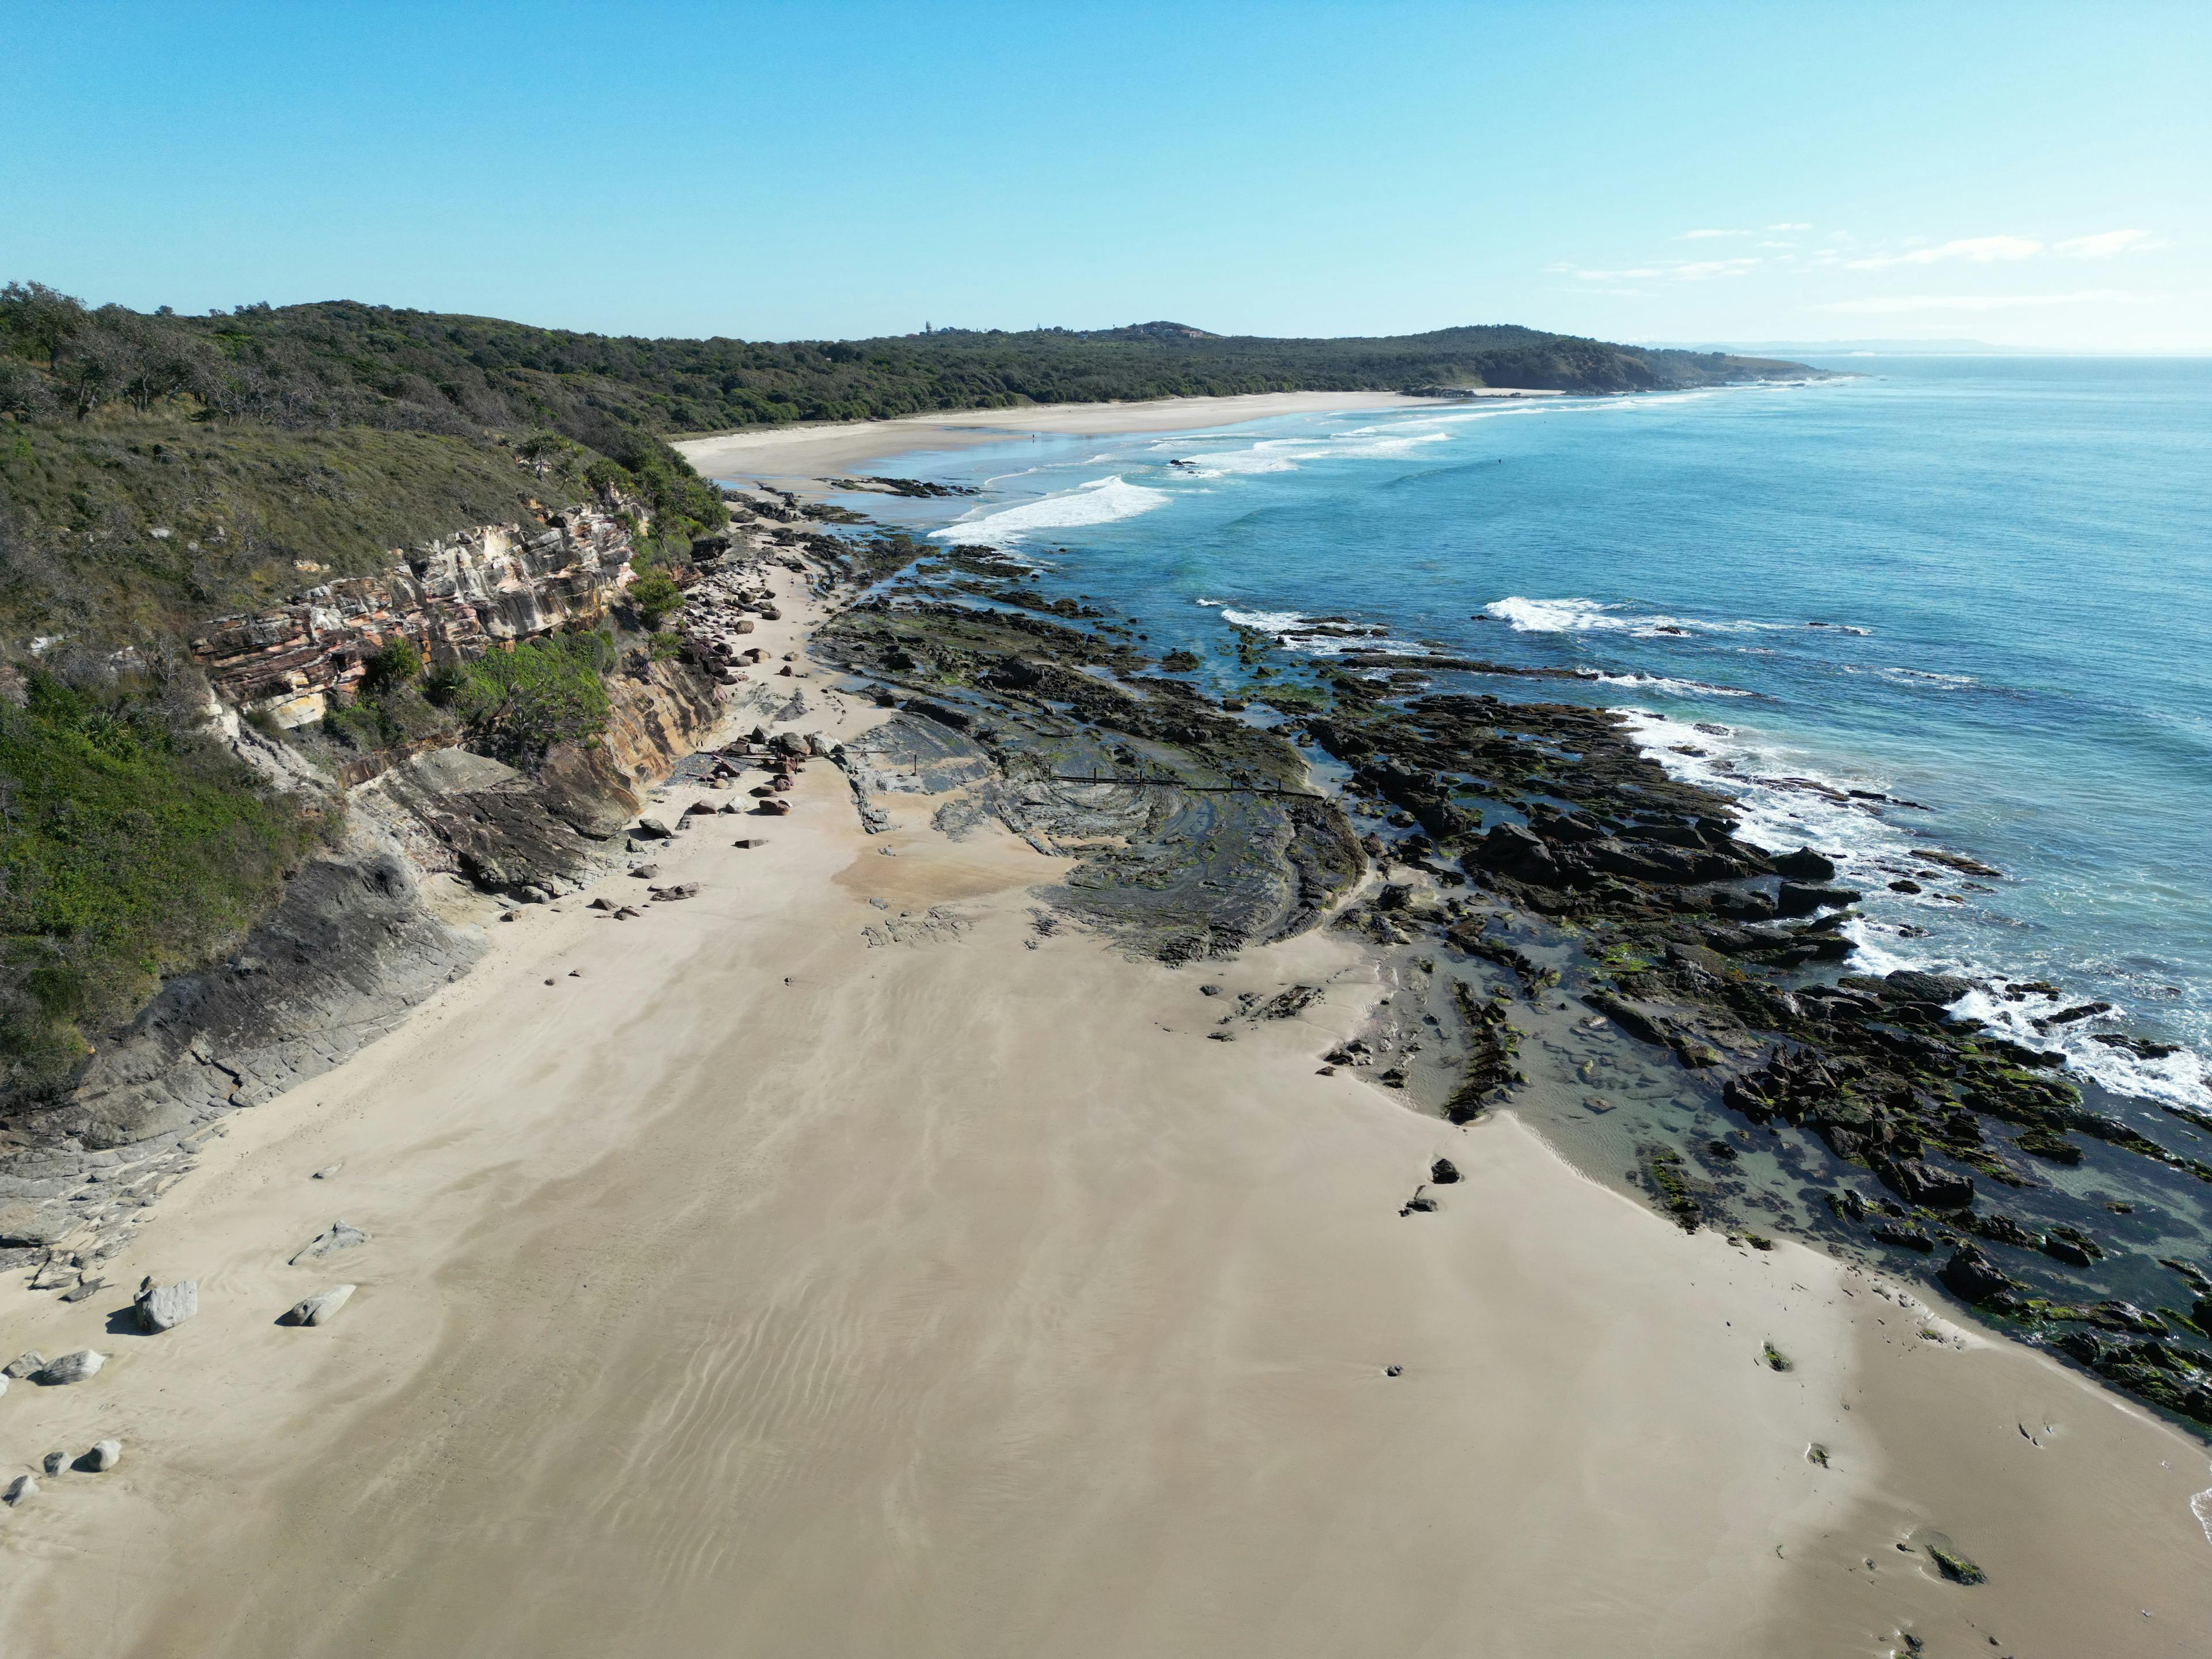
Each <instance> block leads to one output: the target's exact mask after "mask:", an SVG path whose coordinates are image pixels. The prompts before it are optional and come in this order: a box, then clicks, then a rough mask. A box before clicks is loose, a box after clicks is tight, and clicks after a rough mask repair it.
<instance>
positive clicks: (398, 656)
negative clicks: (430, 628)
mask: <svg viewBox="0 0 2212 1659" xmlns="http://www.w3.org/2000/svg"><path fill="white" fill-rule="evenodd" d="M421 672H422V653H421V652H420V651H418V650H416V648H415V645H414V642H413V641H411V640H404V639H398V640H386V641H385V642H384V646H383V648H382V649H380V650H379V651H378V652H377V653H376V654H375V655H374V656H373V657H371V658H370V659H368V664H367V671H366V672H365V673H364V674H363V675H362V690H364V691H366V692H368V694H369V695H370V696H375V695H377V694H378V693H380V692H387V691H395V690H398V689H399V688H400V687H401V686H403V685H408V684H412V683H413V682H414V679H415V677H416V675H418V674H420V673H421Z"/></svg>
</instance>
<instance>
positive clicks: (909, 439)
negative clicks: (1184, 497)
mask: <svg viewBox="0 0 2212 1659" xmlns="http://www.w3.org/2000/svg"><path fill="white" fill-rule="evenodd" d="M1511 395H1516V396H1517V395H1524V394H1517V393H1516V394H1511ZM1436 407H1437V404H1436V403H1435V401H1434V400H1433V399H1431V398H1407V397H1404V396H1401V394H1400V393H1398V392H1254V393H1251V394H1250V395H1249V396H1245V397H1239V398H1157V399H1155V400H1153V401H1152V402H1149V403H1138V404H1052V405H1050V406H1048V407H1042V406H1040V407H1030V408H1025V409H971V410H954V411H952V412H951V413H948V414H943V415H916V416H909V417H908V418H906V419H903V420H896V421H847V422H831V423H821V424H816V425H811V426H793V427H778V428H774V429H772V430H769V431H764V432H736V433H731V434H729V435H726V436H722V437H715V438H687V439H684V441H681V442H679V443H678V444H677V445H676V447H677V449H678V450H679V451H680V452H681V453H683V455H684V459H686V460H688V461H690V463H691V465H692V466H693V467H695V468H696V470H697V471H699V472H700V474H701V475H702V477H709V478H727V479H746V478H759V479H764V480H767V481H769V482H771V483H776V484H779V485H781V486H782V487H784V488H787V489H794V488H797V487H798V486H799V485H801V484H811V483H815V482H817V480H819V478H820V477H822V476H823V474H825V473H838V472H842V471H847V470H848V469H849V468H852V467H854V466H858V465H860V464H861V463H863V462H866V461H871V460H873V459H877V458H878V457H880V456H886V455H903V454H908V453H912V452H914V451H915V450H945V449H965V448H968V447H971V446H973V445H976V444H995V443H1004V442H1006V441H1007V440H1008V439H1010V438H1022V437H1029V436H1041V435H1048V434H1056V435H1066V436H1072V437H1107V436H1110V435H1114V434H1117V433H1123V432H1184V431H1197V430H1200V429H1203V428H1212V427H1217V426H1232V425H1235V424H1237V422H1243V421H1261V420H1266V419H1267V418H1268V417H1269V416H1275V415H1327V414H1336V413H1346V412H1350V411H1352V410H1372V409H1434V408H1436Z"/></svg>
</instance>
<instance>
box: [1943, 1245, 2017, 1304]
mask: <svg viewBox="0 0 2212 1659" xmlns="http://www.w3.org/2000/svg"><path fill="white" fill-rule="evenodd" d="M1937 1277H1938V1278H1940V1279H1942V1281H1943V1286H1944V1288H1945V1289H1946V1290H1948V1291H1950V1292H1951V1293H1952V1294H1953V1295H1954V1296H1955V1297H1958V1298H1959V1299H1960V1301H1961V1302H1987V1301H1988V1300H1990V1297H1996V1296H2001V1295H2002V1294H2004V1293H2005V1292H2007V1291H2011V1290H2012V1289H2014V1288H2015V1285H2014V1281H2013V1280H2011V1279H2008V1278H2007V1277H2006V1276H2005V1274H2004V1272H2003V1270H2002V1268H2000V1267H1998V1266H1997V1264H1996V1262H1994V1261H1990V1258H1989V1256H1988V1255H1986V1254H1985V1253H1984V1251H1983V1250H1982V1249H1981V1247H1980V1246H1979V1245H1976V1244H1963V1245H1961V1246H1960V1247H1959V1249H1955V1250H1954V1251H1952V1252H1951V1259H1950V1260H1949V1261H1947V1262H1945V1263H1944V1264H1943V1271H1942V1273H1940V1274H1938V1275H1937Z"/></svg>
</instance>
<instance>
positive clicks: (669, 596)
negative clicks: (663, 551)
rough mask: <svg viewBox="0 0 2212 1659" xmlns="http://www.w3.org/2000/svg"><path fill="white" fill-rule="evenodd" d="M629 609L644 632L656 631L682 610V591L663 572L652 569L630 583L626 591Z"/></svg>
mask: <svg viewBox="0 0 2212 1659" xmlns="http://www.w3.org/2000/svg"><path fill="white" fill-rule="evenodd" d="M627 592H628V594H629V603H630V607H631V609H633V610H635V611H636V612H637V615H638V620H639V621H641V622H642V623H644V624H645V627H646V631H647V633H653V632H655V631H657V630H658V629H659V627H660V624H661V623H664V622H666V621H667V620H668V618H669V617H671V616H673V615H675V613H676V612H677V611H681V610H682V609H683V608H684V590H683V589H681V588H680V587H678V586H677V585H676V583H675V582H674V581H673V580H671V578H670V576H669V574H668V573H667V572H666V571H665V570H659V569H653V570H648V571H647V572H646V573H645V574H643V575H641V576H640V577H638V578H637V579H636V580H635V581H633V582H631V583H630V585H629V588H628V590H627Z"/></svg>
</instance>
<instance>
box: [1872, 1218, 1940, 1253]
mask: <svg viewBox="0 0 2212 1659" xmlns="http://www.w3.org/2000/svg"><path fill="white" fill-rule="evenodd" d="M1873 1231H1874V1236H1875V1237H1876V1238H1878V1239H1880V1240H1881V1242H1882V1243H1885V1244H1894V1245H1896V1246H1898V1248H1899V1249H1906V1250H1917V1251H1919V1252H1920V1254H1921V1255H1927V1254H1928V1253H1929V1252H1930V1251H1931V1250H1933V1249H1935V1248H1936V1241H1935V1240H1934V1239H1932V1238H1930V1237H1928V1235H1927V1234H1926V1233H1923V1232H1922V1231H1920V1229H1919V1228H1917V1227H1908V1226H1905V1225H1903V1224H1902V1223H1900V1222H1895V1221H1884V1222H1881V1223H1878V1224H1877V1225H1875V1228H1874V1229H1873Z"/></svg>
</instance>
